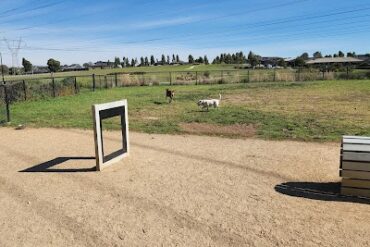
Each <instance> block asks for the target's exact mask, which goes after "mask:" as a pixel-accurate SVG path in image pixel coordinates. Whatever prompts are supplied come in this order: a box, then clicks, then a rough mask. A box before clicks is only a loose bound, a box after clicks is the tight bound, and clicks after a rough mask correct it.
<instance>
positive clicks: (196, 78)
mask: <svg viewBox="0 0 370 247" xmlns="http://www.w3.org/2000/svg"><path fill="white" fill-rule="evenodd" d="M195 85H198V71H195Z"/></svg>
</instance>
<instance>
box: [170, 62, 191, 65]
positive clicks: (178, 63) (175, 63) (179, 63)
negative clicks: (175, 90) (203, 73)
mask: <svg viewBox="0 0 370 247" xmlns="http://www.w3.org/2000/svg"><path fill="white" fill-rule="evenodd" d="M186 64H188V62H184V61H178V62H172V63H170V65H173V66H178V65H186Z"/></svg>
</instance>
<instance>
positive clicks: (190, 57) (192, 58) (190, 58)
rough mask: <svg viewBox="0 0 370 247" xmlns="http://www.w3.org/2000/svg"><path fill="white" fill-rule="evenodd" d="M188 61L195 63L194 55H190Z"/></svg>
mask: <svg viewBox="0 0 370 247" xmlns="http://www.w3.org/2000/svg"><path fill="white" fill-rule="evenodd" d="M188 61H189V63H190V64H192V63H194V57H193V56H192V55H189V57H188Z"/></svg>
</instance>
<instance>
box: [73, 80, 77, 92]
mask: <svg viewBox="0 0 370 247" xmlns="http://www.w3.org/2000/svg"><path fill="white" fill-rule="evenodd" d="M74 87H75V94H77V76H75V80H74Z"/></svg>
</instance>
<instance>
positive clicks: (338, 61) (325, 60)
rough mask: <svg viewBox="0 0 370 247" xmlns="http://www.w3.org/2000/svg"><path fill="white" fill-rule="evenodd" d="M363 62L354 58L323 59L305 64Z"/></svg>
mask: <svg viewBox="0 0 370 247" xmlns="http://www.w3.org/2000/svg"><path fill="white" fill-rule="evenodd" d="M360 62H363V60H361V59H358V58H354V57H324V58H317V59H314V60H311V61H307V62H306V64H323V63H360Z"/></svg>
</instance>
